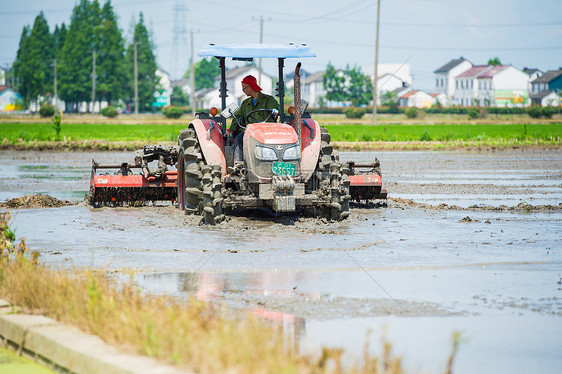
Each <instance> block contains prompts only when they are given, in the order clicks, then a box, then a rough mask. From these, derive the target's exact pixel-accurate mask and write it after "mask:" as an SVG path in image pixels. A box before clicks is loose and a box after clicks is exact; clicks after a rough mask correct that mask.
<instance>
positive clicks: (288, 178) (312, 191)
mask: <svg viewBox="0 0 562 374" xmlns="http://www.w3.org/2000/svg"><path fill="white" fill-rule="evenodd" d="M199 56H202V57H206V56H212V57H216V58H217V59H218V60H219V65H220V69H221V83H220V90H219V91H220V98H221V104H222V112H221V113H220V115H218V110H217V109H216V108H211V110H210V112H209V113H198V114H197V115H196V118H195V119H194V120H193V121H191V123H190V124H189V125H188V127H187V128H186V129H183V130H181V131H180V133H179V136H178V145H179V149H178V150H177V154H175V155H172V156H170V155H169V156H168V157H167V158H166V157H164V155H160V156H159V160H160V167H159V169H160V171H161V172H160V175H161V176H162V187H161V188H160V191H162V192H161V194H162V195H165V196H166V198H163V199H167V200H170V199H171V200H174V199H176V198H177V202H178V205H179V209H180V210H183V211H185V212H186V213H192V214H200V215H202V217H203V221H204V222H205V223H207V224H215V223H218V222H220V221H222V220H223V219H224V217H225V213H228V212H230V211H234V210H237V209H266V210H269V211H272V212H275V213H296V212H301V213H303V214H305V215H312V216H317V217H324V218H326V219H328V220H341V219H344V218H346V217H347V216H348V215H349V203H350V200H351V199H353V200H357V201H360V200H371V199H384V198H386V191H385V190H383V189H381V185H382V181H381V176H380V168H379V167H378V164H376V163H378V161H376V163H375V164H369V165H357V164H355V163H353V162H351V163H341V162H340V160H339V157H338V154H337V152H336V151H334V149H333V146H332V145H331V144H330V134H329V133H328V131H327V130H326V129H325V128H323V127H321V126H320V125H319V124H318V122H316V121H315V120H314V119H312V118H311V117H310V115H309V114H308V113H307V112H306V106H307V103H306V102H305V101H304V100H300V78H299V68H300V63H298V64H297V67H296V69H295V98H294V102H295V104H296V105H295V108H294V110H292V109H293V108H292V107H291V108H289V113H287V114H286V113H285V112H284V98H285V86H284V73H283V67H284V63H285V59H287V58H303V57H314V56H315V54H314V52H312V51H311V49H310V48H309V47H307V46H306V45H296V44H289V45H264V44H252V45H214V44H211V45H208V46H207V47H205V48H203V49H202V50H201V51H200V52H199ZM227 58H232V59H234V60H243V61H251V60H252V59H253V58H277V60H278V70H279V82H278V83H277V84H278V88H277V91H278V97H279V104H280V106H279V107H280V113H277V111H276V110H268V109H260V111H269V113H268V114H269V116H268V119H266V120H265V121H264V122H258V123H251V122H254V121H253V120H252V118H251V117H252V115H253V114H254V112H250V113H248V115H247V118H246V119H245V121H240V122H239V123H241V122H244V123H249V124H248V125H247V127H246V128H245V132H244V141H243V153H244V161H243V163H240V162H238V163H236V164H235V163H234V157H233V154H234V144H233V142H232V139H231V138H230V137H229V136H228V133H229V131H228V130H227V123H226V121H227V118H230V117H233V120H236V121H239V120H240V119H239V118H235V117H234V116H233V114H234V112H235V111H236V105H234V104H231V105H229V106H227V105H226V98H227V87H226V67H225V62H226V59H227ZM277 117H278V120H279V122H277V121H276V120H277ZM145 148H146V147H145ZM145 153H148V154H149V155H150V156H152V157H153V158H152V159H154V157H156V156H155V154H156V152H154V149H151V148H149V152H146V151H145ZM141 156H142V155H141ZM176 157H177V181H175V182H176V186H177V196H173V193H170V191H169V188H168V190H166V191H167V192H164V189H165V188H166V187H165V186H168V187H169V185H170V183H173V182H174V181H173V179H174V177H175V175H173V176H172V175H171V174H170V172H168V171H166V170H165V169H166V166H165V164H173V162H174V161H175V158H176ZM140 160H141V161H142V157H140ZM166 160H171V161H170V162H166ZM141 161H139V162H137V164H141V163H142V162H141ZM96 166H97V167H98V168H100V167H102V166H100V165H97V164H96ZM126 166H127V165H125V167H126ZM365 167H369V168H371V169H372V171H370V172H366V173H358V172H357V171H358V170H359V168H365ZM121 170H124V167H123V165H122V166H121ZM143 170H144V168H143ZM172 173H173V172H172ZM122 174H125V173H124V172H122ZM144 174H146V177H147V178H151V177H152V178H153V181H154V174H155V173H148V172H147V169H146V170H145V172H144ZM95 177H97V176H96V175H95V173H94V171H93V172H92V183H91V201H92V203H93V204H94V205H96V204H95V202H96V201H98V202H102V203H105V202H107V201H113V202H114V203H118V202H119V201H123V202H127V201H126V195H127V193H125V194H123V193H122V194H121V195H125V198H123V196H122V197H121V198H117V199H116V198H115V197H108V195H111V193H110V192H109V193H108V191H111V183H108V182H106V183H105V186H97V187H98V189H99V188H100V187H106V188H105V190H104V191H98V195H100V196H101V195H102V192H104V193H105V195H104V198H103V199H96V181H95ZM166 183H167V184H166ZM350 186H351V187H350ZM147 188H148V187H145V189H147ZM153 188H156V189H158V188H159V187H158V186H153ZM130 195H136V196H141V197H142V196H143V195H144V193H143V192H140V193H130ZM147 195H155V194H154V193H152V194H147ZM156 195H158V194H156ZM115 196H117V195H116V194H115ZM136 196H135V197H134V199H136V200H138V199H137V197H136ZM111 199H113V200H111ZM129 200H131V199H129Z"/></svg>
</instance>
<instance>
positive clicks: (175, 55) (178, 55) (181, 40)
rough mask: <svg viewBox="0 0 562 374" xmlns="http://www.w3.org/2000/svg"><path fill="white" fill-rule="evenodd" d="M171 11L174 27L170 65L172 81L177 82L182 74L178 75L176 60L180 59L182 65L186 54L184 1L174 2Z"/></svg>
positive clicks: (185, 10)
mask: <svg viewBox="0 0 562 374" xmlns="http://www.w3.org/2000/svg"><path fill="white" fill-rule="evenodd" d="M172 10H173V11H174V26H173V29H172V32H173V34H174V40H173V42H172V63H171V64H170V65H171V66H172V72H171V73H172V79H174V80H177V79H180V78H181V77H182V75H183V72H181V73H179V74H178V59H181V61H182V63H183V62H184V61H183V59H184V57H185V55H186V54H187V30H186V28H185V25H186V21H185V14H186V13H187V9H186V8H185V4H184V0H175V3H174V6H173V7H172ZM184 66H185V65H184ZM180 70H181V67H180Z"/></svg>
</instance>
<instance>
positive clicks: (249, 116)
mask: <svg viewBox="0 0 562 374" xmlns="http://www.w3.org/2000/svg"><path fill="white" fill-rule="evenodd" d="M258 112H268V113H269V115H268V116H267V118H266V119H265V120H263V121H261V120H259V119H257V118H255V117H254V114H256V113H258ZM278 113H279V112H278V111H277V109H255V110H252V111H251V112H249V113H248V114H246V123H256V122H267V120H268V119H270V118H272V119H273V120H274V121H275V120H276V119H277V114H278Z"/></svg>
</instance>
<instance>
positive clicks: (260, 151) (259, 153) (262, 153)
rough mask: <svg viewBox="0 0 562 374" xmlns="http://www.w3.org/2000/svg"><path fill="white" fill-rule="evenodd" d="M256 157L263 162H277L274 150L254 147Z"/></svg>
mask: <svg viewBox="0 0 562 374" xmlns="http://www.w3.org/2000/svg"><path fill="white" fill-rule="evenodd" d="M256 157H257V158H258V159H260V160H264V161H277V153H276V152H275V150H274V149H271V148H267V147H261V146H259V145H258V146H256Z"/></svg>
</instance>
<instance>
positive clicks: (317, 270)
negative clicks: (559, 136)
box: [0, 149, 562, 373]
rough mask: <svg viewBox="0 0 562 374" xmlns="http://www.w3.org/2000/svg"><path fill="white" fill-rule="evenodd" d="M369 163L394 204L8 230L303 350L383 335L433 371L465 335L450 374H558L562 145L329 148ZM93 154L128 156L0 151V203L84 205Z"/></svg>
mask: <svg viewBox="0 0 562 374" xmlns="http://www.w3.org/2000/svg"><path fill="white" fill-rule="evenodd" d="M375 156H377V157H378V158H379V159H380V160H381V166H382V172H383V184H384V187H385V188H387V189H388V191H389V196H390V198H389V199H388V201H387V202H386V203H377V204H375V203H373V204H370V205H367V206H366V205H362V204H354V205H353V206H352V209H351V214H350V217H349V218H348V219H347V220H344V221H341V222H328V221H325V220H317V219H313V218H304V217H292V216H270V215H266V214H263V213H258V212H245V213H244V212H238V213H237V214H236V215H233V216H229V217H228V219H227V220H226V221H225V222H223V223H221V224H220V225H217V226H205V225H200V221H201V220H200V217H197V216H186V215H183V214H181V213H180V212H179V210H178V209H177V208H176V207H175V206H172V205H170V204H159V205H157V206H148V207H135V208H124V207H121V208H99V209H94V208H91V207H88V206H85V205H82V204H78V205H73V206H64V207H60V208H52V209H22V210H18V211H17V212H15V213H13V216H12V217H13V227H14V228H16V229H17V235H18V236H23V237H25V238H26V239H27V240H26V243H27V244H28V245H29V246H31V248H32V249H33V250H37V251H39V252H40V253H41V257H40V261H42V262H43V263H45V264H47V265H49V266H52V267H55V268H70V267H86V268H90V267H92V268H101V269H107V271H108V272H111V273H112V274H113V275H114V276H115V277H117V278H120V277H123V279H127V280H128V279H130V274H131V273H132V274H134V279H135V281H136V282H137V284H138V285H139V287H141V289H142V290H144V292H150V293H158V294H164V295H169V296H170V297H197V298H199V299H201V300H205V301H208V302H218V303H225V304H227V305H231V306H233V307H237V308H243V309H246V310H249V311H252V312H253V313H255V314H257V315H259V316H261V317H263V318H267V319H270V320H271V321H273V322H274V323H279V324H282V326H283V329H284V331H285V335H286V336H285V338H286V339H288V340H291V339H292V340H294V341H298V342H299V344H300V349H301V350H302V351H303V352H304V353H315V352H317V349H318V347H320V346H329V347H341V348H344V349H345V351H346V353H347V354H349V355H351V356H355V357H361V355H362V352H363V348H364V343H365V341H366V337H367V336H368V332H369V331H373V338H378V337H379V336H380V335H381V334H383V331H386V332H387V333H386V337H387V339H388V340H389V341H390V342H392V344H393V348H394V350H395V352H396V353H397V354H398V355H401V356H403V357H404V365H405V367H406V370H408V371H413V372H440V371H442V368H443V366H444V364H445V362H446V358H447V356H448V354H449V352H450V349H451V343H450V339H451V336H452V333H453V331H461V333H462V336H463V337H465V338H466V339H464V340H463V342H462V343H461V347H460V350H459V355H458V356H457V360H456V361H455V372H458V373H471V372H478V371H481V368H482V367H486V368H487V371H490V372H506V371H507V372H514V373H516V372H521V373H522V372H556V371H558V370H559V368H560V367H562V357H561V356H560V353H559V347H560V346H561V345H562V340H561V336H562V323H560V318H562V315H561V313H562V298H561V295H562V289H561V288H562V286H561V284H560V282H562V280H561V275H560V274H561V269H562V251H561V250H560V248H562V224H561V223H562V212H561V210H560V203H561V202H562V151H560V150H528V149H527V150H511V151H502V152H464V151H462V152H377V153H376V154H375V153H366V152H365V153H361V152H357V153H353V152H341V153H340V157H341V158H342V159H347V160H355V161H357V162H370V161H372V159H373V158H374V157H375ZM91 158H95V159H96V161H100V162H106V163H120V162H123V161H132V154H129V153H111V152H109V153H107V152H106V153H95V154H87V153H76V154H72V153H48V152H22V153H16V152H1V151H0V172H1V173H2V178H1V179H0V201H4V200H9V199H12V198H14V197H21V196H25V195H30V194H31V195H33V194H37V193H42V194H48V195H50V196H53V197H55V198H57V199H61V200H68V201H73V202H81V201H82V200H83V198H84V194H85V192H86V191H87V189H88V183H89V172H90V165H91ZM373 340H374V339H373ZM377 341H378V339H377ZM381 349H382V348H381V347H380V345H379V346H377V344H376V342H374V344H373V346H372V351H373V352H377V353H380V352H381ZM538 352H540V353H538Z"/></svg>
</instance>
